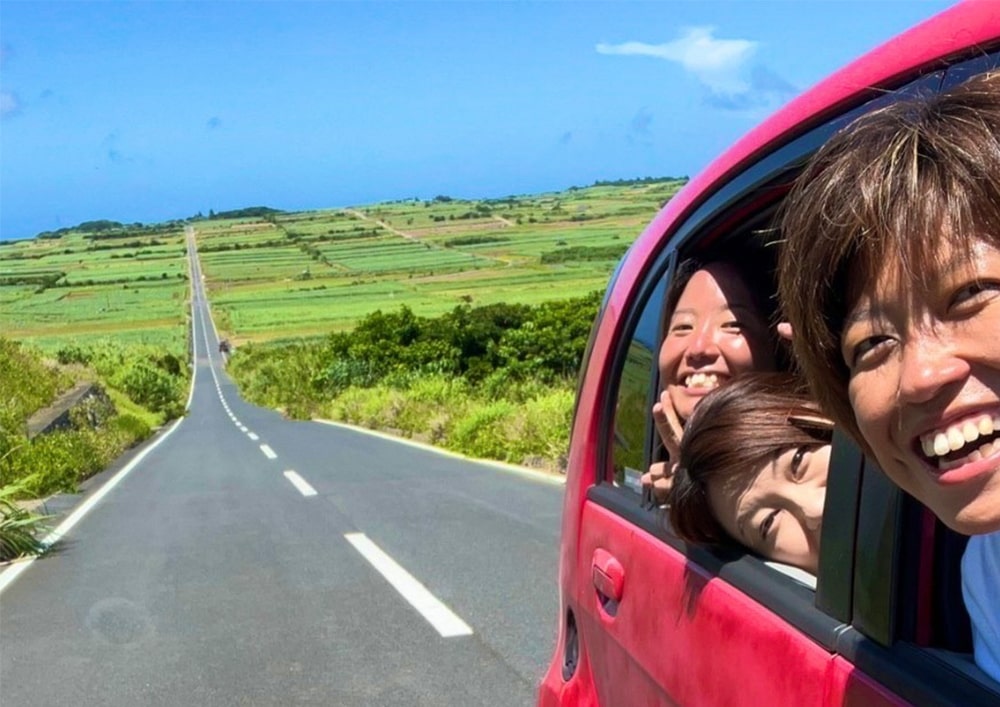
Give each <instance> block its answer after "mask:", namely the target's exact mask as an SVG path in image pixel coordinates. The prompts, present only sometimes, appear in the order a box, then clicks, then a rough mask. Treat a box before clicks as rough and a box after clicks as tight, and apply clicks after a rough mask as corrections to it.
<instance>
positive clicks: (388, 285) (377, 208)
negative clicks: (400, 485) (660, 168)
mask: <svg viewBox="0 0 1000 707" xmlns="http://www.w3.org/2000/svg"><path fill="white" fill-rule="evenodd" d="M682 184H683V181H682V180H663V181H645V180H644V181H643V182H642V183H636V184H628V183H625V184H608V185H601V186H593V187H586V188H572V189H569V190H567V191H564V192H558V193H550V194H539V195H532V196H517V197H514V196H512V197H507V198H503V199H489V200H480V201H464V200H459V199H451V198H449V197H447V196H439V197H436V198H435V199H432V200H430V201H419V200H410V201H402V202H393V203H380V204H371V205H363V206H357V207H353V208H344V209H337V210H328V211H310V212H299V213H284V212H278V211H275V210H272V209H263V208H259V209H247V210H241V211H237V212H228V213H226V214H218V215H214V217H213V218H209V219H199V220H196V221H192V223H193V225H194V226H195V228H196V231H197V242H198V248H199V252H200V255H201V261H202V267H203V271H204V274H205V277H206V285H207V288H208V291H209V296H210V298H211V301H212V306H213V309H214V312H215V317H216V323H217V324H218V326H219V328H220V330H221V333H222V334H223V335H224V336H228V337H229V338H231V339H233V340H235V341H236V342H237V343H243V342H247V341H257V342H263V341H274V340H294V339H297V338H302V337H307V338H308V337H316V336H320V335H323V334H326V333H329V332H331V331H343V330H347V329H350V328H351V327H353V326H354V325H355V324H356V323H357V322H358V321H360V320H361V319H363V318H364V317H365V316H366V315H368V314H370V313H371V312H373V311H375V310H378V309H394V308H396V307H398V306H400V305H406V306H407V307H409V308H410V309H411V310H412V311H413V312H414V313H416V314H418V315H421V316H436V315H440V314H443V313H445V312H449V311H451V310H452V309H453V308H454V307H455V306H456V305H458V304H473V305H477V306H478V305H487V304H494V303H499V302H509V303H523V304H539V303H542V302H546V301H550V300H554V299H564V298H569V297H577V296H582V295H585V294H587V293H590V292H592V291H594V290H602V289H603V288H604V286H605V284H606V283H607V279H608V277H609V275H610V273H611V271H612V269H613V268H614V264H615V262H616V261H617V259H618V258H619V257H620V256H621V254H622V253H624V252H625V250H626V248H627V247H628V245H629V244H630V243H631V242H632V241H633V240H634V238H635V237H636V236H637V235H638V234H639V232H640V231H641V230H642V228H643V227H644V226H645V224H646V223H647V222H648V221H649V220H650V218H652V216H653V215H654V214H655V213H656V210H657V209H658V208H659V207H660V206H661V205H662V204H663V203H664V202H665V201H666V200H667V199H669V198H670V196H672V195H673V194H674V193H675V192H676V191H677V190H678V189H679V188H680V186H681V185H682ZM95 224H96V226H100V228H97V227H96V226H95ZM183 225H184V224H183V223H180V222H173V223H168V224H160V225H155V226H148V225H147V226H142V225H141V224H132V225H123V224H118V223H115V222H109V221H95V222H90V223H88V224H81V227H78V228H76V229H72V228H70V229H61V230H60V231H57V232H54V233H48V234H44V237H40V238H35V239H32V240H26V241H16V242H3V241H0V330H2V331H3V332H4V334H5V335H6V336H8V337H9V338H11V339H17V340H22V341H26V342H29V343H31V344H33V345H35V346H38V347H39V348H40V349H42V350H44V351H47V352H51V353H54V352H56V351H57V350H58V349H59V348H61V347H64V346H66V345H68V344H77V345H87V344H89V343H94V342H99V341H102V340H105V339H110V340H113V341H116V342H121V343H124V344H137V345H149V346H154V347H158V348H162V349H164V350H167V351H170V352H171V353H172V354H174V355H177V356H179V355H182V354H183V353H184V351H185V349H186V336H187V332H186V323H187V312H188V310H187V304H186V299H187V288H188V283H187V279H186V278H187V265H186V262H185V257H184V240H183Z"/></svg>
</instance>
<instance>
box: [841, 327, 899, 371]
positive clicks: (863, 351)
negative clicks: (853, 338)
mask: <svg viewBox="0 0 1000 707" xmlns="http://www.w3.org/2000/svg"><path fill="white" fill-rule="evenodd" d="M891 342H892V337H891V336H885V335H882V334H878V335H876V336H869V337H868V338H867V339H863V340H861V341H860V342H858V343H857V344H855V346H854V349H853V350H852V352H851V367H852V368H853V367H854V366H857V365H858V364H859V363H864V361H865V360H866V359H870V358H871V357H872V356H875V355H877V354H878V353H879V352H880V351H882V350H884V349H885V348H886V347H887V346H888V345H889V344H890V343H891Z"/></svg>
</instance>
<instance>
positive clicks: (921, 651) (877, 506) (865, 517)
mask: <svg viewBox="0 0 1000 707" xmlns="http://www.w3.org/2000/svg"><path fill="white" fill-rule="evenodd" d="M998 65H1000V52H997V51H996V50H995V49H994V50H993V52H992V53H991V54H985V55H981V56H977V57H975V58H973V59H970V60H967V61H964V62H959V63H957V64H954V65H952V66H950V67H948V68H947V69H945V68H941V66H940V62H938V64H937V65H936V66H934V67H931V69H932V70H927V71H923V72H920V71H917V72H915V73H916V78H913V79H912V80H910V81H908V82H906V83H905V84H904V85H903V86H902V87H900V88H898V89H895V90H893V92H892V93H891V94H885V93H884V92H881V95H877V96H876V97H874V98H870V99H869V100H867V101H863V102H861V103H860V104H859V105H857V106H856V107H854V108H851V109H849V110H847V111H843V112H840V113H839V114H838V115H835V116H834V117H833V118H831V119H827V120H825V121H824V122H822V123H821V124H819V125H816V126H814V127H809V128H808V129H806V130H805V131H804V132H803V133H801V134H800V135H799V136H798V137H795V138H794V139H792V140H790V141H789V142H787V143H786V144H784V145H783V146H780V147H778V148H777V149H774V150H772V151H771V152H769V153H767V154H765V155H764V156H763V157H761V158H760V159H758V160H757V161H756V162H754V163H753V164H752V165H751V166H750V167H748V168H745V169H743V170H742V171H741V172H740V173H738V174H736V175H735V176H732V177H731V178H730V179H728V180H727V181H726V182H725V184H723V185H722V186H721V187H720V188H718V189H716V190H715V191H714V192H713V193H711V194H709V195H707V196H706V197H705V198H704V199H702V200H701V201H700V203H697V204H695V205H694V206H693V210H692V211H690V212H689V214H688V215H687V217H685V218H684V219H683V221H682V222H681V223H680V225H679V226H678V227H676V228H674V229H672V233H669V234H666V233H665V234H664V235H663V239H664V243H663V245H662V248H660V250H659V252H658V254H657V255H656V256H655V257H653V258H652V259H651V261H650V264H649V266H648V267H646V268H645V272H644V273H643V274H642V275H641V277H640V278H639V284H638V285H637V286H636V287H635V288H634V290H633V292H634V293H635V294H636V296H634V297H630V301H632V302H635V303H636V304H635V305H633V306H632V307H631V309H630V310H629V311H628V312H627V313H626V314H625V315H624V317H625V322H624V326H623V327H622V329H621V331H622V336H621V337H620V338H619V339H618V343H617V345H616V347H615V349H614V350H613V353H612V365H611V369H610V370H612V371H614V375H613V377H612V379H613V383H612V384H610V385H609V386H608V387H607V390H606V393H605V395H604V398H603V400H602V401H601V402H602V404H603V405H602V410H601V413H600V414H601V417H600V424H599V428H600V429H613V427H612V425H613V423H614V417H613V410H609V407H611V406H613V405H614V403H615V401H617V399H618V395H619V383H620V379H621V373H622V370H623V366H624V363H625V356H626V354H627V349H628V344H630V343H631V341H632V338H633V336H634V335H635V329H636V326H637V325H638V322H639V320H640V319H641V317H642V316H643V314H644V313H645V310H646V307H648V306H649V299H650V297H651V296H652V292H653V291H654V290H653V288H654V285H655V283H656V281H657V280H658V279H660V278H666V277H672V275H673V273H674V272H675V269H676V263H677V262H678V260H679V259H680V257H681V254H682V253H683V252H688V251H693V250H695V246H696V245H697V246H704V245H705V244H711V242H712V241H713V240H714V239H715V238H717V237H719V235H720V234H719V233H717V232H716V233H713V229H712V226H713V222H714V223H718V222H719V221H720V220H721V221H724V220H726V217H727V215H729V214H732V213H733V211H734V209H737V208H738V206H739V205H740V204H741V203H745V202H746V201H747V200H748V198H750V197H752V195H754V194H757V195H760V194H762V193H765V192H767V191H768V190H774V189H777V190H778V191H781V189H783V188H784V187H782V185H783V184H784V185H787V184H788V183H790V181H791V179H792V178H793V177H794V175H795V174H797V173H798V172H800V171H801V169H802V167H803V166H804V164H805V163H806V162H807V160H808V158H809V157H810V156H811V155H812V154H813V153H814V152H815V150H816V149H818V148H819V146H820V145H822V144H823V143H825V142H826V140H827V139H828V138H829V137H830V136H831V135H832V134H833V133H834V132H836V131H837V130H839V129H840V128H841V127H843V126H845V125H847V124H848V123H849V122H850V121H851V120H853V119H854V118H855V117H857V116H859V115H861V114H863V113H866V112H868V111H870V110H872V109H874V108H876V107H878V106H879V105H884V104H886V103H888V102H892V101H896V100H898V99H899V97H900V96H905V95H908V94H912V93H915V92H918V91H924V90H931V91H935V92H936V91H940V90H942V88H944V87H947V86H949V85H952V84H954V83H956V82H957V81H958V80H961V79H964V78H968V77H969V76H971V75H973V74H976V73H979V72H981V71H983V70H985V68H988V67H994V68H995V67H997V66H998ZM911 76H912V74H911ZM872 95H875V94H874V90H873V94H872ZM829 113H830V112H828V113H827V114H828V115H829ZM699 249H701V248H699ZM660 305H661V306H662V305H663V303H662V302H661V303H660ZM661 327H662V324H661ZM660 340H661V341H662V331H661V338H660ZM654 368H655V361H654ZM657 383H658V381H657V376H656V374H655V372H651V389H655V388H656V385H657ZM646 428H647V429H646V439H647V444H646V449H645V454H646V457H645V459H646V461H647V466H648V462H649V461H651V460H652V452H653V448H654V445H653V444H651V443H649V440H650V439H651V436H650V435H651V434H654V435H655V427H654V425H653V423H652V417H651V415H650V416H649V417H648V418H647V422H646ZM608 437H609V436H608V435H605V436H604V438H602V439H601V440H599V441H598V444H597V450H596V451H597V454H598V456H597V460H598V463H597V464H596V465H595V469H596V473H597V474H598V476H599V478H597V479H595V482H596V484H595V485H594V486H592V487H591V488H590V489H589V490H588V492H587V498H588V499H589V500H591V501H593V502H594V503H597V504H598V505H601V506H603V507H605V508H607V509H608V510H610V511H612V512H614V513H616V514H617V515H619V516H621V517H622V518H623V519H624V520H626V521H628V522H630V523H632V524H633V525H635V526H637V527H639V528H641V529H643V530H644V531H646V532H648V533H650V534H652V535H654V536H655V537H657V538H658V539H660V540H661V541H662V542H664V543H665V544H667V545H668V546H670V547H672V548H674V549H675V550H677V551H678V552H680V553H681V554H682V555H684V556H685V557H686V558H687V559H688V560H689V561H692V562H694V563H696V564H697V565H698V566H699V567H701V568H703V569H705V570H706V571H708V572H709V573H712V574H713V575H715V576H718V577H720V578H721V579H723V580H725V581H727V582H729V583H730V584H732V585H733V586H734V587H736V588H737V589H739V590H741V591H743V592H744V593H745V594H747V595H748V596H750V597H752V598H754V599H756V600H758V601H760V602H761V603H763V604H765V605H766V606H768V607H769V608H770V609H771V610H772V611H774V613H775V614H776V615H778V616H780V617H782V618H784V619H785V620H787V621H788V622H789V623H790V624H791V625H792V626H794V627H795V628H796V629H797V630H799V631H802V632H803V633H805V634H806V635H808V636H810V637H811V638H813V640H815V641H817V642H818V643H820V644H821V645H823V646H825V647H827V648H828V649H829V650H830V651H831V653H832V654H838V655H841V656H843V657H844V658H845V659H847V660H848V661H850V662H851V663H852V664H853V665H854V666H856V667H857V668H858V669H860V670H862V671H864V672H865V673H866V674H868V675H869V676H871V677H873V678H874V679H876V680H878V681H879V682H880V683H881V684H883V685H885V686H886V687H887V688H888V689H890V690H893V691H894V692H896V693H897V694H899V695H900V696H902V697H904V698H906V699H910V700H913V701H914V702H921V703H926V704H938V703H940V704H948V703H953V701H954V700H955V699H959V700H960V701H961V703H962V704H995V703H996V700H997V699H998V697H1000V685H997V686H996V687H994V685H993V684H991V683H992V681H990V680H989V679H988V678H986V679H985V680H983V679H982V678H983V677H984V676H982V675H981V674H977V669H975V668H974V667H973V669H971V670H970V669H969V667H968V666H966V665H964V663H963V662H962V661H964V660H965V658H966V656H960V657H959V658H954V657H952V656H948V655H942V651H938V650H936V649H935V648H933V647H924V646H919V645H916V644H915V643H912V642H911V641H902V640H899V639H900V630H901V625H900V623H901V622H900V621H899V610H900V607H899V604H898V601H899V598H900V593H899V592H898V591H897V587H898V586H899V582H900V581H901V574H902V573H903V571H904V569H903V567H902V565H903V557H904V554H903V553H904V550H905V549H906V538H907V536H906V533H907V532H909V533H910V536H911V538H912V535H913V533H912V528H910V527H908V526H909V525H911V524H912V521H909V522H908V521H907V513H906V508H907V502H906V500H905V498H904V494H903V493H902V492H901V491H899V490H898V489H897V488H896V487H895V486H893V485H891V483H890V482H888V480H887V479H886V478H885V476H884V475H883V474H881V473H880V472H879V471H878V469H877V467H876V466H875V465H874V464H873V463H872V462H871V460H869V459H867V458H866V457H865V456H864V455H863V453H862V452H861V450H860V449H859V448H858V446H857V445H856V444H855V443H854V442H853V441H851V440H850V439H848V438H847V437H846V436H844V435H842V434H840V433H838V434H837V435H835V439H834V444H833V451H832V453H831V472H834V471H835V470H836V472H835V474H832V476H835V478H836V483H834V484H833V485H832V488H828V494H830V493H833V494H835V495H834V498H835V499H837V502H836V504H829V505H828V508H829V507H832V506H834V505H836V506H837V507H838V509H839V510H840V512H838V513H837V514H835V515H834V514H824V533H823V543H822V544H823V548H824V549H823V552H822V553H821V557H820V563H819V569H818V586H817V589H816V591H815V592H812V591H809V590H807V589H804V588H803V587H801V585H798V583H796V582H794V581H793V580H791V579H789V578H787V577H782V576H781V575H780V574H779V573H777V572H775V571H774V570H772V569H770V568H768V567H767V566H766V565H765V564H764V563H763V562H762V561H761V560H759V559H758V558H756V557H754V556H753V555H752V554H750V553H749V552H746V553H739V552H736V553H730V552H729V551H728V550H716V549H709V548H703V547H695V546H688V545H687V544H686V543H684V542H683V541H681V540H680V539H678V538H677V537H676V536H674V535H673V533H672V532H670V531H669V529H668V527H667V526H668V523H666V522H665V519H664V518H663V516H662V515H661V514H659V513H658V512H656V511H652V510H649V509H643V508H642V507H641V505H640V504H639V503H638V502H637V500H636V496H635V494H634V493H633V492H631V491H629V490H628V489H625V488H620V487H615V486H613V485H611V484H609V483H606V479H605V478H604V477H605V476H606V473H607V469H608V468H609V466H610V465H611V464H612V460H613V447H614V442H613V440H610V439H608ZM829 498H831V497H830V496H829V495H828V500H829ZM845 506H846V508H844V507H845ZM886 509H889V512H888V513H887V512H886ZM913 515H914V514H912V513H910V514H909V516H911V517H912V516H913ZM828 523H829V525H828ZM873 535H874V536H875V537H876V538H877V539H876V540H875V541H874V542H873V541H872V536H873ZM886 543H888V545H886ZM886 547H889V548H890V552H889V557H888V561H887V558H886V554H885V551H884V548H886ZM880 550H882V552H880ZM918 550H919V551H923V548H918ZM910 571H912V570H910ZM873 585H874V586H875V589H874V591H873V590H872V586H873ZM956 660H957V661H958V662H957V663H956ZM978 673H981V671H978Z"/></svg>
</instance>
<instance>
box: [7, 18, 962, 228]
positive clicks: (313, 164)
mask: <svg viewBox="0 0 1000 707" xmlns="http://www.w3.org/2000/svg"><path fill="white" fill-rule="evenodd" d="M950 4H952V3H951V2H946V1H939V0H925V1H914V0H911V1H909V2H903V1H897V2H889V1H882V2H877V1H872V0H858V1H854V0H838V1H833V0H830V1H828V2H818V1H814V2H805V1H800V2H792V1H791V0H785V1H782V2H764V1H763V0H759V1H753V0H743V1H740V2H735V1H734V2H713V1H709V0H705V1H701V2H694V1H685V2H625V1H620V2H572V3H571V2H530V3H529V2H486V1H483V2H470V3H459V2H436V3H423V2H396V3H388V2H386V3H380V2H350V3H349V2H281V3H279V2H237V1H233V2H167V1H161V2H144V3H130V2H82V1H81V2H65V3H50V2H18V1H16V0H4V1H3V2H2V3H0V238H25V237H31V236H34V235H35V234H36V233H38V232H40V231H45V230H52V229H56V228H61V227H65V226H72V225H76V224H77V223H80V222H82V221H89V220H96V219H112V220H116V221H122V222H127V223H132V222H136V221H139V222H142V223H154V222H157V221H164V220H168V219H173V218H184V217H187V216H190V215H193V214H195V213H197V212H199V211H201V212H203V213H205V214H207V213H208V211H209V209H214V210H215V211H222V210H228V209H236V208H241V207H245V206H260V205H263V206H271V207H274V208H280V209H286V210H298V209H315V208H333V207H339V206H345V205H350V204H359V203H370V202H375V201H383V200H392V199H401V198H410V197H418V198H422V199H428V198H433V197H434V196H436V195H439V194H447V195H449V196H453V197H466V198H483V197H499V196H506V195H509V194H526V193H536V192H542V191H553V190H561V189H565V188H567V187H570V186H574V185H580V186H582V185H586V184H591V183H593V182H594V181H595V180H598V179H620V178H632V177H641V176H674V175H693V174H696V173H697V172H698V171H700V170H701V169H703V168H704V167H705V166H706V165H707V164H708V163H709V162H710V161H711V160H712V159H713V158H714V157H716V156H717V155H718V154H719V153H720V152H721V151H723V150H724V149H725V148H726V147H727V146H728V145H729V144H731V143H732V142H733V141H735V140H736V139H737V138H738V137H740V135H742V134H743V133H744V132H746V131H747V130H749V129H750V128H752V127H753V126H754V125H756V124H757V123H758V122H760V121H761V120H762V119H763V118H764V117H766V116H767V115H768V114H769V113H770V112H772V111H773V110H774V109H775V108H777V107H779V106H781V105H782V104H783V103H785V102H787V101H788V100H789V99H790V98H791V97H793V96H794V95H796V94H797V93H799V92H801V91H802V90H803V89H805V88H808V87H809V86H811V85H812V84H814V83H815V82H817V81H818V80H820V79H821V78H823V77H824V76H825V75H827V74H828V73H830V72H831V71H833V70H835V69H837V68H839V67H840V66H842V65H843V64H845V63H847V62H848V61H850V60H851V59H853V58H854V57H856V56H858V55H860V54H861V53H863V52H865V51H867V50H869V49H871V48H873V47H875V46H877V45H878V44H880V43H881V42H883V41H885V40H886V39H888V38H890V37H892V36H893V35H895V34H897V33H898V32H900V31H902V30H904V29H906V28H908V27H910V26H912V25H914V24H916V23H918V22H920V21H922V20H924V19H926V18H928V17H931V16H932V15H934V14H936V13H937V12H939V11H940V10H942V9H944V8H946V7H948V6H949V5H950Z"/></svg>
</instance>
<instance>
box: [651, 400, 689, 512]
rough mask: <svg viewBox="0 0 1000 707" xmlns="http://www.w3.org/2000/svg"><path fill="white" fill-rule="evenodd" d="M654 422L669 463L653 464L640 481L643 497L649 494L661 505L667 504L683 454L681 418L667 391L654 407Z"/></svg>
mask: <svg viewBox="0 0 1000 707" xmlns="http://www.w3.org/2000/svg"><path fill="white" fill-rule="evenodd" d="M653 422H654V423H656V431H657V433H658V434H659V435H660V440H661V441H662V442H663V446H664V448H665V449H666V450H667V461H665V462H656V463H655V464H651V465H650V467H649V471H647V472H646V473H645V474H643V475H642V477H641V479H640V480H641V482H642V489H643V495H646V494H647V493H648V494H649V495H650V496H651V497H652V500H653V501H654V502H655V503H656V504H657V505H659V504H662V503H665V502H666V500H667V497H668V496H669V494H670V487H671V486H672V485H673V477H674V469H675V468H676V466H677V460H678V459H680V454H681V435H683V434H684V428H683V427H682V426H681V421H680V418H679V417H678V416H677V411H676V410H674V406H673V404H672V403H671V402H670V396H669V395H668V394H667V392H666V391H663V392H662V393H660V400H659V402H657V403H655V404H654V405H653Z"/></svg>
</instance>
